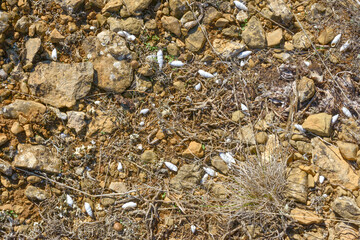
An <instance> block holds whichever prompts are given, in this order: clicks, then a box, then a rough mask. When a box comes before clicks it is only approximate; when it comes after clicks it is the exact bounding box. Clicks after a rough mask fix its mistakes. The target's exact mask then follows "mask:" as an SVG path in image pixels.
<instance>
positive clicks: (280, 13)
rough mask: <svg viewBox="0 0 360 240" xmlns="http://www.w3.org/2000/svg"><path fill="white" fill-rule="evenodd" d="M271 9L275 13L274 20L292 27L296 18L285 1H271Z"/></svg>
mask: <svg viewBox="0 0 360 240" xmlns="http://www.w3.org/2000/svg"><path fill="white" fill-rule="evenodd" d="M269 8H270V10H271V11H272V12H273V18H272V19H273V20H274V21H277V22H281V23H282V24H284V25H285V26H290V25H291V23H292V20H293V18H294V16H293V14H292V13H291V11H290V9H289V8H288V7H287V6H286V3H285V2H284V1H283V0H269Z"/></svg>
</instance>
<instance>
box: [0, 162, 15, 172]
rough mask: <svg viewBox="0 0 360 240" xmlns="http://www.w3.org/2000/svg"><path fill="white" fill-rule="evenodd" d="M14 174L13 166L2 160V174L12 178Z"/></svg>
mask: <svg viewBox="0 0 360 240" xmlns="http://www.w3.org/2000/svg"><path fill="white" fill-rule="evenodd" d="M12 172H13V171H12V167H11V164H10V163H8V162H6V161H4V160H2V159H0V173H2V174H5V175H6V176H11V175H12Z"/></svg>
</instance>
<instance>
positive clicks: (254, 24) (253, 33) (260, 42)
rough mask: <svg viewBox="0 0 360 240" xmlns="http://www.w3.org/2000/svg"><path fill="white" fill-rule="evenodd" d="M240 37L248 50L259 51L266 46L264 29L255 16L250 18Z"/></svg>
mask: <svg viewBox="0 0 360 240" xmlns="http://www.w3.org/2000/svg"><path fill="white" fill-rule="evenodd" d="M241 37H242V38H243V40H244V42H245V44H246V45H247V46H248V47H249V48H260V49H261V48H265V47H266V46H267V44H266V35H265V31H264V28H263V27H262V25H261V22H260V21H259V19H258V18H257V17H255V16H254V17H252V18H250V20H249V22H248V25H247V27H246V28H245V30H244V31H243V32H242V34H241Z"/></svg>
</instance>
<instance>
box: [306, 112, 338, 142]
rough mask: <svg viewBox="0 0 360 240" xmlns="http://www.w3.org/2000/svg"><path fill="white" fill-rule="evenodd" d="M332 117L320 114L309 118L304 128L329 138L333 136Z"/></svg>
mask: <svg viewBox="0 0 360 240" xmlns="http://www.w3.org/2000/svg"><path fill="white" fill-rule="evenodd" d="M331 117H332V116H331V115H329V114H326V113H318V114H313V115H310V116H308V117H307V118H306V119H305V121H304V123H303V124H302V127H303V128H304V129H305V130H307V131H309V132H312V133H314V134H316V135H319V136H321V137H329V136H330V134H331Z"/></svg>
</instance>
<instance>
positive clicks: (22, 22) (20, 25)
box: [15, 16, 30, 33]
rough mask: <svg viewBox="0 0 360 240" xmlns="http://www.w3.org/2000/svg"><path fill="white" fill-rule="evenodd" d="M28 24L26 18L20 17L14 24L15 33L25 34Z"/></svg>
mask: <svg viewBox="0 0 360 240" xmlns="http://www.w3.org/2000/svg"><path fill="white" fill-rule="evenodd" d="M29 26H30V22H29V18H28V17H27V16H23V17H21V18H20V19H19V20H18V21H17V22H16V24H15V31H17V32H20V33H27V32H28V30H29Z"/></svg>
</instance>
